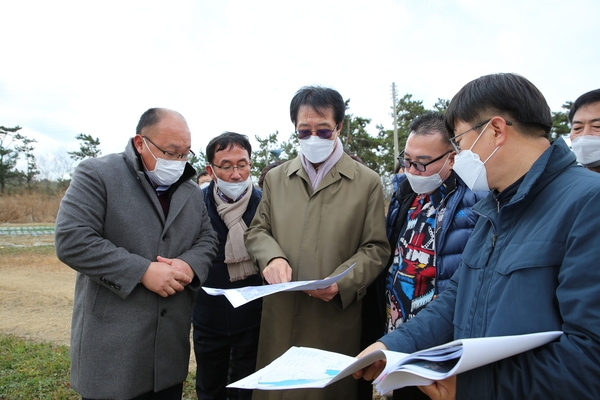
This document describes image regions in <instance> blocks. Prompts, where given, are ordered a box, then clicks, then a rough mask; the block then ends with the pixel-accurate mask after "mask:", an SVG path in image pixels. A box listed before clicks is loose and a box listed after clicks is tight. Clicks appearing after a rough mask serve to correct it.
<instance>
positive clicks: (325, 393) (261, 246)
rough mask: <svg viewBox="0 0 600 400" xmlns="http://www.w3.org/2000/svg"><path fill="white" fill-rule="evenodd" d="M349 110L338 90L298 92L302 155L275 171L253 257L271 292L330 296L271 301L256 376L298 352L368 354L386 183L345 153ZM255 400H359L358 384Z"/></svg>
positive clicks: (252, 234) (251, 232) (251, 238)
mask: <svg viewBox="0 0 600 400" xmlns="http://www.w3.org/2000/svg"><path fill="white" fill-rule="evenodd" d="M344 114H345V104H344V100H343V98H342V96H341V95H340V94H339V93H338V92H337V91H335V90H333V89H329V88H322V87H304V88H302V89H300V90H299V91H298V92H297V93H296V95H295V96H294V98H293V99H292V102H291V105H290V116H291V119H292V122H293V123H294V125H295V128H296V134H297V135H298V139H299V142H300V154H299V155H298V157H296V158H295V159H293V160H290V161H288V162H286V163H284V164H282V165H281V166H279V167H278V168H275V169H273V170H272V171H269V173H268V174H267V175H266V177H265V180H264V182H263V198H262V201H261V203H260V205H259V207H258V210H257V212H256V215H255V217H254V220H253V221H252V224H251V225H250V227H249V228H248V230H247V231H246V234H245V242H246V247H247V249H248V252H249V253H250V255H251V256H252V258H253V259H254V260H255V262H256V264H257V265H258V267H259V268H260V270H261V272H262V274H263V277H264V279H265V280H266V281H267V283H269V284H274V283H281V282H290V281H298V280H313V279H322V278H326V277H328V276H332V275H336V274H339V273H341V272H343V271H345V270H346V269H347V268H348V267H350V266H351V265H352V264H356V265H355V266H354V268H353V271H351V272H350V273H349V274H348V275H347V276H345V277H344V278H342V279H340V280H339V281H338V282H337V283H334V284H333V285H331V286H330V287H328V288H326V289H321V290H315V291H307V292H283V293H277V294H275V295H271V296H267V297H265V298H264V300H263V301H264V303H263V314H262V322H261V331H260V339H259V349H258V361H257V368H262V367H264V366H265V365H267V364H269V363H270V362H272V361H273V360H274V359H276V358H277V357H279V356H280V355H281V354H283V353H284V352H285V351H286V350H287V349H289V348H290V347H291V346H307V347H315V348H319V349H324V350H329V351H334V352H338V353H343V354H347V355H351V356H354V355H356V354H357V353H358V351H359V350H360V349H359V347H360V345H359V341H360V334H361V299H362V297H363V296H364V295H365V293H366V289H367V286H369V284H370V283H371V282H372V281H373V280H374V279H375V278H376V277H377V275H379V273H380V272H381V271H382V269H383V268H384V266H385V264H386V262H387V259H388V257H389V254H390V248H389V244H388V240H387V238H386V234H385V221H384V203H383V191H382V187H381V181H380V179H379V176H378V175H377V174H376V173H375V172H374V171H372V170H371V169H369V168H367V167H365V166H364V165H362V164H360V163H357V162H356V161H354V160H352V159H351V158H350V157H349V156H348V155H347V154H345V153H344V151H343V147H342V143H341V141H340V140H339V139H338V136H339V135H340V132H341V131H342V125H343V121H344ZM253 398H254V399H267V398H268V399H350V400H352V399H356V398H357V387H356V382H354V381H353V380H352V379H344V380H342V381H340V382H337V383H335V384H333V385H331V386H329V387H327V388H325V389H306V390H290V391H259V390H256V391H255V392H254V397H253Z"/></svg>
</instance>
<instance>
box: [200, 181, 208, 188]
mask: <svg viewBox="0 0 600 400" xmlns="http://www.w3.org/2000/svg"><path fill="white" fill-rule="evenodd" d="M208 185H210V182H203V183H201V184H200V189H204V188H207V187H208Z"/></svg>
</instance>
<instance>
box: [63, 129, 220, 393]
mask: <svg viewBox="0 0 600 400" xmlns="http://www.w3.org/2000/svg"><path fill="white" fill-rule="evenodd" d="M193 173H194V171H193V168H192V167H191V166H189V165H187V166H186V171H185V172H184V175H183V176H182V178H181V179H180V181H179V182H178V183H177V184H176V185H179V186H178V187H177V188H176V190H174V192H173V193H172V197H171V202H170V209H169V212H168V217H167V218H166V219H165V217H164V213H163V211H162V208H161V206H160V203H159V201H158V197H157V196H156V194H155V192H154V189H153V188H152V186H151V184H150V183H149V182H148V180H147V179H146V177H145V174H144V172H143V169H142V168H141V166H140V162H139V159H138V156H137V153H136V151H135V149H134V147H133V144H132V141H131V140H130V142H129V144H128V145H127V148H126V149H125V152H123V153H119V154H110V155H107V156H105V157H101V158H96V159H87V160H84V161H82V162H81V163H80V164H79V166H78V167H77V170H76V171H75V173H74V175H73V179H72V181H71V184H70V186H69V189H68V190H67V192H66V194H65V196H64V198H63V199H62V202H61V205H60V210H59V212H58V216H57V219H56V230H55V241H56V254H57V256H58V258H59V259H60V260H61V261H62V262H64V263H65V264H67V265H68V266H69V267H71V268H73V269H75V270H76V271H78V274H77V278H76V285H75V300H74V305H73V321H72V328H71V385H72V387H73V388H74V389H75V390H76V391H78V392H79V393H80V394H81V395H82V396H83V397H91V398H102V399H129V398H132V397H135V396H138V395H140V394H142V393H145V392H149V391H153V390H154V391H159V390H162V389H165V388H168V387H170V386H173V385H176V384H178V383H181V382H183V381H185V379H186V376H187V373H188V363H189V354H190V353H189V352H190V348H189V347H190V346H189V334H190V322H191V317H192V309H193V304H194V300H195V296H196V293H197V290H198V289H199V288H200V285H201V283H202V282H204V280H205V279H206V276H207V274H208V269H209V267H210V265H211V263H212V259H213V258H214V257H215V254H216V249H217V237H216V235H215V233H214V231H213V230H212V227H211V224H210V221H209V219H208V215H207V212H206V208H205V206H204V200H203V198H202V191H201V190H200V188H199V186H198V185H196V184H195V183H193V182H191V181H190V180H189V179H190V177H191V176H193ZM158 255H160V256H163V257H167V258H179V259H182V260H184V261H186V262H187V263H188V264H189V265H190V266H191V267H192V269H193V270H194V272H195V275H196V277H195V278H194V280H193V281H192V283H190V284H189V285H188V286H187V287H186V288H185V289H184V290H183V291H182V292H178V293H176V294H175V295H173V296H169V297H166V298H163V297H161V296H159V295H158V294H156V293H154V292H152V291H150V290H148V289H146V288H145V287H144V286H143V285H142V284H141V283H140V279H141V277H142V275H143V274H144V273H145V272H146V270H147V268H148V266H149V265H150V262H152V261H156V257H157V256H158Z"/></svg>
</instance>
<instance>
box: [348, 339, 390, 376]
mask: <svg viewBox="0 0 600 400" xmlns="http://www.w3.org/2000/svg"><path fill="white" fill-rule="evenodd" d="M387 349H388V348H387V346H386V345H385V344H383V343H382V342H375V343H373V344H372V345H370V346H369V347H367V348H366V349H364V350H363V351H361V352H360V354H359V355H357V356H356V358H362V357H364V356H366V355H367V354H369V353H372V352H374V351H375V350H387ZM385 363H386V362H385V360H377V361H375V362H374V363H372V364H371V365H369V366H367V367H365V368H363V369H360V370H358V371H356V372H354V373H353V374H352V376H353V377H354V379H360V378H363V379H364V380H366V381H372V380H373V379H375V378H377V377H378V376H379V374H381V371H383V369H384V368H385Z"/></svg>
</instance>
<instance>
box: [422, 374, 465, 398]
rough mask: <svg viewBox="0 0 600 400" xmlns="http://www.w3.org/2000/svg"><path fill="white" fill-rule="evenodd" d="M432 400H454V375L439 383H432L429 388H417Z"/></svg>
mask: <svg viewBox="0 0 600 400" xmlns="http://www.w3.org/2000/svg"><path fill="white" fill-rule="evenodd" d="M418 388H419V390H421V392H423V393H425V394H426V395H427V396H429V397H430V398H431V399H432V400H455V399H456V375H452V376H451V377H449V378H446V379H443V380H441V381H434V382H433V383H432V384H431V385H429V386H418Z"/></svg>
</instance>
